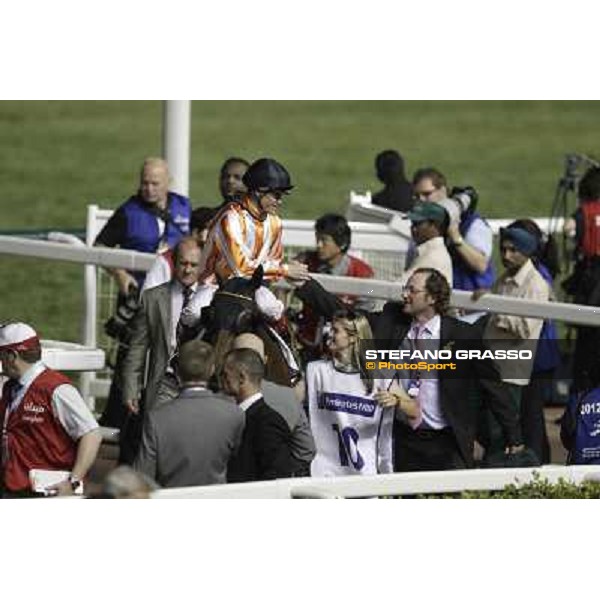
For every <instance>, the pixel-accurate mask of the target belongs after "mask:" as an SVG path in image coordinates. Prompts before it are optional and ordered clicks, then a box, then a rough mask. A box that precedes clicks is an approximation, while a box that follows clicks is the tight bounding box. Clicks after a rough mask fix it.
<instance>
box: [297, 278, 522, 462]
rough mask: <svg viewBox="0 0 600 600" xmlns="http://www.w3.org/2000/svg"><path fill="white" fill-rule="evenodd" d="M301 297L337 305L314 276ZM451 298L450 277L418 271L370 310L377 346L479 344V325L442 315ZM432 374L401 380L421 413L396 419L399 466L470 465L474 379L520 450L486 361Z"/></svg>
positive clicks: (514, 420)
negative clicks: (412, 419)
mask: <svg viewBox="0 0 600 600" xmlns="http://www.w3.org/2000/svg"><path fill="white" fill-rule="evenodd" d="M298 296H299V297H300V298H301V299H302V300H303V301H306V302H309V303H310V304H311V305H312V306H313V307H314V308H315V310H317V311H319V313H320V314H324V315H326V316H331V315H333V313H334V311H335V310H336V299H335V296H333V294H329V292H326V291H325V290H324V289H323V288H322V287H321V286H319V285H318V284H317V283H316V282H315V281H309V282H308V283H307V284H305V285H304V286H303V287H301V288H300V290H299V291H298ZM449 299H450V288H449V286H448V282H447V281H446V279H445V277H444V276H443V275H442V274H441V273H440V272H439V271H436V270H435V269H429V268H423V269H417V270H416V271H415V272H414V273H413V275H412V276H411V277H410V279H409V280H408V282H407V285H406V287H405V289H404V292H403V296H402V299H401V301H400V302H387V303H386V304H385V305H384V307H383V310H382V311H381V312H378V313H370V314H369V315H368V317H369V322H370V323H371V327H372V330H373V334H374V338H375V339H376V340H377V344H378V347H379V348H380V349H386V350H397V349H399V348H400V346H401V345H403V344H407V343H408V344H409V345H410V346H417V345H418V344H415V342H416V341H421V340H428V341H427V348H428V349H436V348H437V349H447V348H449V347H451V346H461V347H468V348H469V349H482V348H483V346H482V342H481V332H480V331H479V330H478V329H476V328H475V327H474V326H472V325H470V324H468V323H463V322H461V321H458V320H457V319H454V318H452V317H448V316H446V315H445V312H446V310H447V308H448V303H449ZM403 347H404V346H403ZM435 373H436V376H434V377H433V378H432V377H431V375H429V376H428V377H427V378H423V379H420V380H418V381H417V380H415V379H412V380H403V385H405V386H406V387H407V391H408V393H409V395H412V396H413V397H416V398H417V400H418V401H419V405H420V407H421V418H420V419H418V420H417V422H416V423H415V424H412V425H408V424H406V423H404V422H402V421H401V420H397V421H396V424H395V431H394V445H395V459H394V468H395V470H396V471H421V470H445V469H456V468H465V467H472V466H474V463H473V445H474V439H475V421H476V411H475V408H476V406H475V403H473V402H471V401H470V400H469V390H470V388H471V385H472V384H473V383H474V382H475V381H479V382H480V384H481V386H482V387H483V390H484V393H485V395H486V399H487V402H488V404H489V407H490V410H492V411H493V413H494V415H495V416H496V417H497V419H498V421H499V422H500V423H501V425H502V430H503V433H504V437H505V446H506V452H507V453H518V452H520V451H522V450H523V446H522V445H521V432H520V430H519V424H518V415H517V414H516V411H515V410H514V407H513V405H512V404H511V401H510V398H509V397H508V395H507V394H506V391H505V389H504V388H503V386H502V384H501V382H500V379H499V375H498V372H497V370H496V368H495V367H494V365H493V363H492V362H491V361H490V360H471V361H463V362H462V363H461V368H460V373H459V374H456V373H453V372H452V371H449V370H448V371H445V370H440V371H435Z"/></svg>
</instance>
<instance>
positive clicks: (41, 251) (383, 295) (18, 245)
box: [0, 236, 600, 345]
mask: <svg viewBox="0 0 600 600" xmlns="http://www.w3.org/2000/svg"><path fill="white" fill-rule="evenodd" d="M2 253H4V254H16V255H19V256H37V257H39V258H45V259H49V260H65V261H69V262H75V263H81V264H92V265H101V266H105V267H123V268H126V269H131V270H139V271H147V270H148V269H149V268H150V265H152V263H153V261H154V258H155V257H154V256H153V255H150V254H145V253H143V252H135V251H133V250H119V249H111V248H88V247H83V248H81V247H77V246H68V245H64V244H60V243H56V242H44V241H38V240H25V239H22V238H14V237H9V236H0V254H2ZM313 277H314V278H315V279H316V280H318V281H319V282H321V283H322V284H323V286H324V287H325V288H326V289H327V290H329V291H331V292H334V293H345V294H354V295H360V296H371V297H372V298H379V299H383V300H393V299H397V298H398V297H399V296H400V290H401V286H400V284H398V283H395V282H393V281H381V280H377V279H359V278H355V277H336V276H332V275H320V274H313ZM451 305H452V306H453V307H456V308H468V309H473V310H482V311H487V312H500V313H505V314H513V315H518V316H524V317H541V318H548V319H558V320H561V321H565V322H566V323H574V324H578V325H592V326H600V307H597V306H585V305H579V304H568V303H561V302H536V301H532V300H524V299H520V298H507V297H506V296H499V295H495V294H486V295H484V296H483V297H482V298H480V299H479V300H478V301H476V302H473V301H472V300H471V298H470V294H469V293H468V292H463V291H456V290H455V291H453V292H452V298H451ZM84 342H85V340H84ZM86 345H90V344H86Z"/></svg>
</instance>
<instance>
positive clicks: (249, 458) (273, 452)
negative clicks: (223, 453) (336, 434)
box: [223, 348, 298, 482]
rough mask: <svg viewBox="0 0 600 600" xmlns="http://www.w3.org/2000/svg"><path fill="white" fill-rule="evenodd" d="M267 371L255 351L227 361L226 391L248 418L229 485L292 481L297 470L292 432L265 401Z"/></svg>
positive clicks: (235, 353) (239, 352) (241, 352)
mask: <svg viewBox="0 0 600 600" xmlns="http://www.w3.org/2000/svg"><path fill="white" fill-rule="evenodd" d="M264 370H265V366H264V363H263V361H262V359H261V357H260V355H259V354H258V353H257V352H255V351H254V350H250V349H248V348H240V349H237V350H232V351H230V352H229V353H228V354H227V356H226V357H225V362H224V364H223V387H224V390H225V392H226V393H228V394H230V395H231V396H233V397H234V398H235V400H236V402H237V404H238V406H239V407H240V408H241V409H242V410H243V411H244V413H245V415H246V426H245V428H244V435H243V438H242V444H241V448H240V451H239V452H238V454H237V456H235V457H234V458H233V459H232V461H231V462H230V464H229V470H228V476H227V479H228V481H230V482H243V481H261V480H264V479H277V478H279V477H291V476H292V475H293V473H295V472H296V471H297V470H298V465H297V464H296V461H295V460H294V459H293V458H292V453H291V449H290V448H291V445H290V442H291V436H292V434H291V431H290V428H289V427H288V425H287V423H286V422H285V420H284V419H283V417H282V416H281V415H280V414H279V413H277V412H276V411H275V410H273V409H272V408H270V407H269V406H268V405H267V404H266V403H265V401H264V399H263V396H262V392H261V383H262V378H263V376H264Z"/></svg>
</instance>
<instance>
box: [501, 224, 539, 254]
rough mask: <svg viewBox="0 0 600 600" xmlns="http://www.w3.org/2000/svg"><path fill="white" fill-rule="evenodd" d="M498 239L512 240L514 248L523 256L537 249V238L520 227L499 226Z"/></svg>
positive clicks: (533, 252)
mask: <svg viewBox="0 0 600 600" xmlns="http://www.w3.org/2000/svg"><path fill="white" fill-rule="evenodd" d="M500 240H508V241H510V242H512V243H513V244H514V246H515V248H516V249H517V250H518V251H519V252H520V253H521V254H525V256H533V255H534V254H535V253H536V251H537V249H538V238H537V236H536V235H534V234H533V233H529V231H526V230H525V229H521V228H520V227H511V226H510V225H509V226H508V227H501V228H500Z"/></svg>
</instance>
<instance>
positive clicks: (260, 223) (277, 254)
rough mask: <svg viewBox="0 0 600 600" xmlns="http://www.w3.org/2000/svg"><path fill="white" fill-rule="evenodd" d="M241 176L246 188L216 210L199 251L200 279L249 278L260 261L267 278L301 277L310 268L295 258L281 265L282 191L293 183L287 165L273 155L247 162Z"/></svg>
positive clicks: (284, 191)
mask: <svg viewBox="0 0 600 600" xmlns="http://www.w3.org/2000/svg"><path fill="white" fill-rule="evenodd" d="M242 181H243V183H244V185H245V186H246V188H247V190H248V191H247V193H246V194H244V195H243V196H242V197H241V198H240V200H239V201H238V202H230V203H228V204H226V205H225V206H224V207H223V208H222V209H221V211H220V212H219V213H218V214H217V216H216V217H215V219H214V221H213V225H212V227H211V230H210V232H209V234H208V240H207V242H206V246H205V247H204V250H203V252H202V259H201V265H200V279H201V280H207V279H208V278H214V277H216V279H217V280H218V281H221V282H222V281H226V280H227V279H230V278H231V277H251V276H252V273H253V272H254V270H255V269H256V268H257V267H258V266H259V265H262V267H263V270H264V277H265V279H267V280H269V279H270V280H273V279H278V278H281V277H288V278H290V279H305V278H306V277H307V276H308V275H307V274H308V270H307V268H306V266H305V265H303V264H301V263H297V262H291V263H290V264H283V244H282V221H281V218H280V217H279V215H278V213H279V209H280V207H281V203H282V200H283V198H284V196H286V195H287V194H289V192H290V191H291V190H292V188H293V187H294V186H293V185H292V183H291V179H290V175H289V173H288V171H287V170H286V168H285V167H284V166H283V165H282V164H280V163H279V162H277V161H276V160H274V159H272V158H260V159H259V160H257V161H255V162H254V163H252V164H251V165H250V167H249V168H248V170H247V171H246V173H245V174H244V176H243V178H242Z"/></svg>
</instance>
